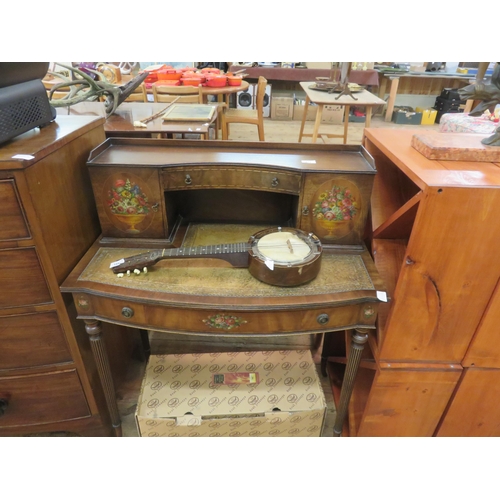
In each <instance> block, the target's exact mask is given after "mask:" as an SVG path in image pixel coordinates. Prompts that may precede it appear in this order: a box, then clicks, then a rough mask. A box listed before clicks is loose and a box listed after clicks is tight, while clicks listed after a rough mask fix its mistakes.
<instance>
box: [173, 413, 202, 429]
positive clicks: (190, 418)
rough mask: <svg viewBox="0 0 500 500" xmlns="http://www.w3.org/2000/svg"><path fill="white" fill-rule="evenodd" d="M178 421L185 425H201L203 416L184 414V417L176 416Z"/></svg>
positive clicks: (178, 423) (179, 423)
mask: <svg viewBox="0 0 500 500" xmlns="http://www.w3.org/2000/svg"><path fill="white" fill-rule="evenodd" d="M176 423H177V425H181V426H183V427H195V426H197V425H201V417H199V416H197V415H182V417H177V418H176Z"/></svg>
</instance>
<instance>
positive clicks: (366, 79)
mask: <svg viewBox="0 0 500 500" xmlns="http://www.w3.org/2000/svg"><path fill="white" fill-rule="evenodd" d="M229 70H230V71H232V72H235V71H240V70H244V72H245V74H246V75H248V76H247V78H252V79H258V78H259V76H263V77H264V78H266V79H267V80H268V81H273V80H274V81H285V82H301V81H302V82H303V81H306V80H314V79H315V78H317V77H323V78H325V77H326V78H330V77H331V74H332V71H331V70H330V69H313V68H279V67H276V68H267V67H262V66H238V65H234V66H231V67H230V68H229ZM337 71H339V70H337ZM349 81H350V82H352V83H357V84H359V85H372V86H374V87H378V84H379V78H378V72H377V71H376V70H374V69H367V70H364V71H363V70H361V71H360V70H351V72H350V73H349Z"/></svg>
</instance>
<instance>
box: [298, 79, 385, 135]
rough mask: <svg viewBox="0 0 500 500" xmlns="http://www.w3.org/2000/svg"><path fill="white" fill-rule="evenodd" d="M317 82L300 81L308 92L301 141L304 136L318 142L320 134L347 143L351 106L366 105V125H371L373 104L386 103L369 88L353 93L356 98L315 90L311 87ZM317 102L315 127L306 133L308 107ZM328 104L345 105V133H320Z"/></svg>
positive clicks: (301, 128)
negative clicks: (338, 138) (322, 117)
mask: <svg viewBox="0 0 500 500" xmlns="http://www.w3.org/2000/svg"><path fill="white" fill-rule="evenodd" d="M316 83H317V82H300V86H301V87H302V89H303V90H304V91H305V93H306V104H305V108H304V114H303V116H302V123H301V125H300V134H299V142H301V141H302V138H303V137H312V142H313V143H314V142H316V140H317V138H318V135H320V136H324V137H340V138H342V139H343V143H344V144H346V143H347V131H348V128H349V111H350V108H351V106H361V107H366V122H365V126H366V127H369V126H370V123H371V117H372V108H373V106H379V105H383V104H385V101H383V100H382V99H379V98H378V97H377V96H375V95H373V94H372V93H370V92H368V91H367V90H362V91H361V92H356V93H353V95H354V97H355V99H353V98H352V97H351V96H347V95H344V96H341V97H339V94H335V93H332V94H329V93H328V92H324V91H320V90H313V89H311V88H310V87H311V86H312V85H315V84H316ZM311 102H313V103H315V104H317V113H316V120H315V122H314V128H313V132H312V134H305V133H304V126H305V123H306V116H307V108H308V107H309V103H311ZM326 105H332V106H343V107H344V133H343V134H320V133H319V128H320V125H321V116H322V114H323V108H324V107H325V106H326Z"/></svg>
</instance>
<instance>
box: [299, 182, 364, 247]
mask: <svg viewBox="0 0 500 500" xmlns="http://www.w3.org/2000/svg"><path fill="white" fill-rule="evenodd" d="M372 184H373V176H371V175H357V176H356V175H348V174H328V175H324V174H317V175H315V174H311V175H307V178H306V180H305V183H304V189H303V192H302V198H301V200H300V202H299V210H300V211H301V216H300V226H299V227H300V229H302V230H303V231H307V232H309V231H311V232H313V233H314V234H316V235H317V236H318V237H319V238H320V239H321V241H322V242H323V244H332V245H362V243H363V236H364V231H365V224H366V218H367V215H368V211H369V202H370V195H371V190H372Z"/></svg>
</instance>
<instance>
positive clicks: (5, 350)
mask: <svg viewBox="0 0 500 500" xmlns="http://www.w3.org/2000/svg"><path fill="white" fill-rule="evenodd" d="M0 344H1V346H2V348H1V349H0V370H9V369H14V368H30V367H36V366H44V365H50V364H55V363H64V362H70V361H71V355H70V353H69V350H68V346H67V344H66V339H65V337H64V333H63V331H62V328H61V325H60V323H59V320H58V317H57V313H55V312H47V313H39V314H25V315H20V316H7V317H2V318H0Z"/></svg>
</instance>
